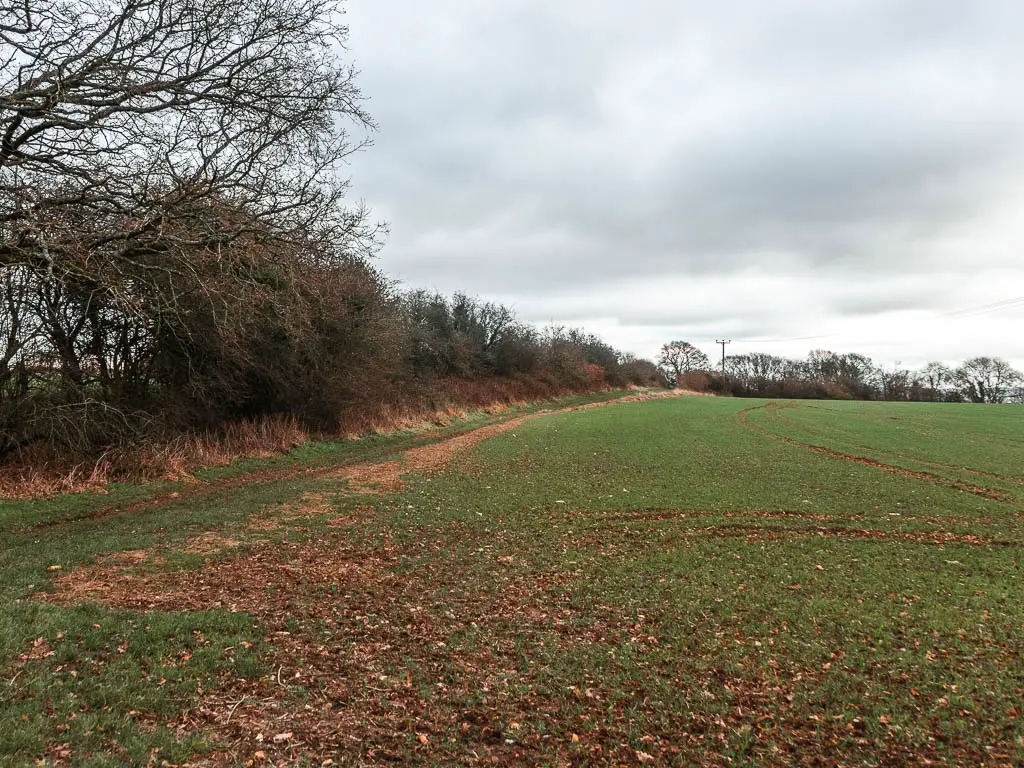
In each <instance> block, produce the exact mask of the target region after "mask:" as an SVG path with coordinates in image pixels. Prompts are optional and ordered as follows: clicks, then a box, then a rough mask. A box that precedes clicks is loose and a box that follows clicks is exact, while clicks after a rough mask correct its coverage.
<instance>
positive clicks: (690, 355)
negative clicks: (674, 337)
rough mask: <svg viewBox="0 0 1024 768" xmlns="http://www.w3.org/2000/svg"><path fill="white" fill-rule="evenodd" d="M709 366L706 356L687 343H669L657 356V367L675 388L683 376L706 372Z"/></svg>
mask: <svg viewBox="0 0 1024 768" xmlns="http://www.w3.org/2000/svg"><path fill="white" fill-rule="evenodd" d="M709 365H710V361H709V360H708V356H707V355H705V354H704V353H703V352H701V351H700V350H699V349H697V348H696V347H695V346H693V345H692V344H691V343H690V342H688V341H672V342H669V343H668V344H665V345H663V346H662V348H661V353H660V354H659V355H658V367H659V368H660V369H661V372H662V373H663V374H664V375H665V378H666V379H667V380H668V382H669V384H670V385H672V386H677V383H676V382H677V380H678V379H680V378H681V377H682V376H683V375H684V374H686V373H689V372H690V371H704V370H707V369H708V367H709Z"/></svg>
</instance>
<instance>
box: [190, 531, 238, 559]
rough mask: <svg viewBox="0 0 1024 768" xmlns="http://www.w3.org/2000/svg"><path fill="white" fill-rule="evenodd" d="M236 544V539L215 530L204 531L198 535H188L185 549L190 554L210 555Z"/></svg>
mask: <svg viewBox="0 0 1024 768" xmlns="http://www.w3.org/2000/svg"><path fill="white" fill-rule="evenodd" d="M238 545H239V541H238V539H232V538H231V537H229V536H222V535H221V534H219V533H217V532H215V531H206V532H205V533H200V534H199V535H198V536H189V537H188V539H187V540H186V543H185V551H186V552H187V553H188V554H190V555H212V554H214V553H216V552H220V551H221V550H225V549H234V548H235V547H237V546H238Z"/></svg>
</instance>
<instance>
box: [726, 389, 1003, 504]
mask: <svg viewBox="0 0 1024 768" xmlns="http://www.w3.org/2000/svg"><path fill="white" fill-rule="evenodd" d="M778 408H779V405H778V403H777V402H775V401H774V400H772V401H770V402H767V403H763V404H761V405H755V406H751V407H750V408H744V409H743V410H741V411H739V412H738V413H737V414H736V417H737V419H738V421H739V422H740V424H742V425H743V426H744V427H746V428H748V429H751V430H753V431H754V432H757V433H758V434H761V435H764V436H765V437H769V438H771V439H773V440H777V441H779V442H782V443H788V444H789V445H795V446H797V447H799V448H805V449H807V450H810V451H814V452H815V453H822V454H824V455H826V456H830V457H832V458H834V459H842V460H844V461H850V462H853V463H855V464H861V465H863V466H866V467H873V468H875V469H880V470H882V471H884V472H889V473H891V474H894V475H902V476H904V477H911V478H914V479H915V480H920V481H922V482H926V483H931V484H932V485H938V486H942V487H944V488H951V489H954V490H958V491H965V492H967V493H971V494H974V495H975V496H980V497H982V498H984V499H988V500H990V501H999V502H1003V503H1008V504H1013V503H1016V502H1017V499H1015V498H1014V497H1012V496H1010V495H1008V494H1007V493H1005V492H1004V491H1000V490H998V489H996V488H988V487H985V486H982V485H974V484H973V483H967V482H964V481H962V480H953V479H951V478H947V477H943V476H942V475H937V474H935V473H934V472H924V471H921V470H913V469H907V468H906V467H900V466H897V465H895V464H886V463H885V462H882V461H878V460H877V459H872V458H869V457H867V456H856V455H854V454H850V453H843V452H841V451H835V450H833V449H831V448H828V447H826V446H824V445H814V444H813V443H804V442H801V441H800V440H796V439H794V438H791V437H786V436H785V435H779V434H777V433H775V432H772V431H771V430H769V429H767V428H766V427H764V426H762V425H760V424H758V423H756V422H755V421H754V420H753V419H751V418H750V413H752V412H753V411H759V410H762V409H776V410H777V409H778ZM872 450H873V449H872Z"/></svg>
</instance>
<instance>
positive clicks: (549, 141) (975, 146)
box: [347, 0, 1024, 366]
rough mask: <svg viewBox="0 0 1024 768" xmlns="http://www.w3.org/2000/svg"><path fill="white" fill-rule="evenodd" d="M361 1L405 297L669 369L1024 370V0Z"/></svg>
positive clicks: (376, 162) (382, 197)
mask: <svg viewBox="0 0 1024 768" xmlns="http://www.w3.org/2000/svg"><path fill="white" fill-rule="evenodd" d="M347 7H348V15H347V23H348V25H349V27H350V31H351V38H350V50H349V55H350V56H351V57H352V59H354V61H355V63H356V66H357V67H358V68H359V69H360V70H361V76H360V84H361V87H362V89H363V91H364V93H365V95H366V96H367V97H368V98H369V101H368V107H369V109H370V111H371V112H372V114H373V116H374V118H375V119H376V120H377V122H378V123H379V126H380V130H379V132H378V133H377V134H376V136H375V138H374V141H375V145H374V146H373V147H371V148H370V149H369V150H367V151H366V152H365V153H363V154H361V155H360V156H359V157H357V158H356V159H355V160H354V161H353V163H352V168H351V172H352V183H353V194H354V196H355V197H357V198H362V199H364V200H365V201H366V202H367V203H368V204H369V205H370V206H371V207H372V208H373V209H374V210H375V211H376V214H377V216H378V217H380V218H382V219H384V220H387V221H388V222H389V223H390V226H391V235H390V238H389V241H388V244H387V246H386V247H385V249H384V250H383V252H382V253H381V255H380V257H379V266H380V267H381V268H382V269H383V270H384V271H385V272H386V273H388V274H389V275H391V276H392V277H394V278H396V279H398V280H400V281H401V282H402V284H403V285H404V286H405V287H407V288H432V289H437V290H440V291H444V292H452V291H455V290H463V291H466V292H468V293H471V294H476V295H479V296H481V297H484V298H487V299H493V300H500V301H503V302H505V303H508V304H510V305H512V306H513V307H514V308H515V309H516V310H517V311H518V313H519V314H520V315H521V316H522V317H523V318H524V319H527V320H530V321H532V322H538V323H546V322H549V321H553V322H555V323H559V324H566V325H580V326H583V327H585V328H587V329H588V330H591V331H594V332H597V333H599V334H601V335H602V336H603V337H604V338H605V339H606V340H607V341H609V342H611V343H613V344H614V345H615V346H617V347H619V348H620V349H624V350H627V351H632V352H634V353H637V354H641V355H644V356H650V357H653V356H654V355H656V354H657V350H658V347H659V346H660V345H661V344H662V343H664V342H666V341H669V340H671V339H686V340H689V341H691V342H693V343H694V344H696V345H697V346H699V347H701V348H702V349H704V350H705V351H706V352H707V353H708V354H710V355H717V354H718V352H717V350H718V347H717V346H716V345H715V343H714V340H715V339H716V338H730V339H732V340H733V343H732V345H731V346H730V347H729V352H730V353H741V352H749V351H761V352H773V353H776V354H787V355H795V356H803V355H805V354H806V353H807V352H808V351H809V350H810V349H812V348H828V349H833V350H835V351H838V352H845V351H858V352H862V353H864V354H867V355H869V356H871V357H873V358H874V359H875V360H876V362H879V363H882V364H884V365H886V366H891V365H893V364H895V363H896V362H897V361H901V362H902V363H903V364H904V365H906V366H916V365H919V364H922V363H924V362H926V361H927V360H929V359H942V360H946V361H948V362H956V361H959V360H962V359H963V358H965V357H968V356H974V355H982V354H989V355H998V356H1002V357H1005V358H1007V359H1010V360H1011V361H1013V362H1014V363H1015V364H1016V365H1018V366H1024V258H1022V249H1024V98H1022V94H1021V86H1022V75H1024V46H1022V45H1021V30H1022V29H1024V2H1021V0H970V2H968V1H967V0H828V2H825V1H824V0H717V1H716V2H714V3H708V2H705V1H703V0H702V1H701V2H686V1H685V0H660V1H658V0H634V1H633V2H631V3H623V2H621V0H617V1H616V2H611V1H610V0H608V1H606V0H586V2H584V0H578V1H573V0H500V1H498V0H432V2H429V3H427V2H421V1H418V0H348V6H347ZM1018 297H1020V298H1021V301H1019V302H1017V303H1015V304H1005V305H1002V306H999V305H996V306H992V307H985V306H984V305H988V304H992V303H994V302H1001V301H1004V300H1008V299H1014V298H1018ZM976 307H980V308H979V309H973V310H971V311H967V312H962V311H960V310H965V309H970V308H976ZM819 336H821V337H824V338H806V337H819ZM752 340H774V341H759V342H754V341H752Z"/></svg>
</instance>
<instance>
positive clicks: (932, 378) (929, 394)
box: [914, 360, 953, 401]
mask: <svg viewBox="0 0 1024 768" xmlns="http://www.w3.org/2000/svg"><path fill="white" fill-rule="evenodd" d="M915 380H916V382H917V385H918V389H917V396H916V397H915V398H914V399H917V400H929V401H937V400H945V399H946V396H945V395H946V390H947V389H948V388H949V387H950V385H951V384H952V382H953V371H952V370H950V368H949V366H947V365H945V364H944V363H940V362H938V361H937V360H933V361H932V362H930V363H928V364H927V365H926V366H924V368H922V369H921V370H920V371H918V372H917V373H916V374H915Z"/></svg>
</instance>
